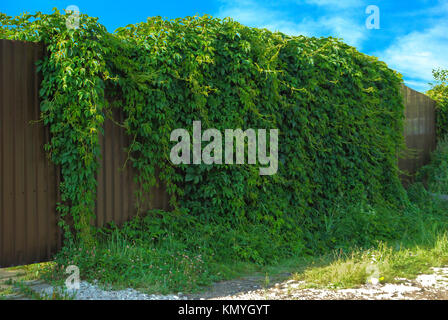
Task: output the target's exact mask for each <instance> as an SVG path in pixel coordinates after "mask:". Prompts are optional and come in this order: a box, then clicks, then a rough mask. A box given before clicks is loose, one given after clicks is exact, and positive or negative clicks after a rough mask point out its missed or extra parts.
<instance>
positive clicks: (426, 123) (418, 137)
mask: <svg viewBox="0 0 448 320" xmlns="http://www.w3.org/2000/svg"><path fill="white" fill-rule="evenodd" d="M402 93H403V99H404V104H405V128H404V138H405V142H406V147H407V149H408V150H407V152H406V153H405V154H404V155H403V156H402V157H401V158H400V159H399V161H398V166H399V168H400V169H401V170H402V171H403V172H404V173H405V174H403V175H402V176H401V178H402V181H403V183H404V184H405V185H407V184H409V183H410V182H411V181H412V180H413V179H412V177H413V175H414V174H415V173H416V172H417V170H418V169H420V168H421V167H422V166H424V165H426V164H428V163H429V161H430V160H431V152H432V151H434V149H435V147H436V118H435V117H436V111H435V101H434V100H432V99H431V98H429V97H428V96H426V95H424V94H423V93H420V92H418V91H415V90H413V89H411V88H409V87H407V86H405V85H403V86H402Z"/></svg>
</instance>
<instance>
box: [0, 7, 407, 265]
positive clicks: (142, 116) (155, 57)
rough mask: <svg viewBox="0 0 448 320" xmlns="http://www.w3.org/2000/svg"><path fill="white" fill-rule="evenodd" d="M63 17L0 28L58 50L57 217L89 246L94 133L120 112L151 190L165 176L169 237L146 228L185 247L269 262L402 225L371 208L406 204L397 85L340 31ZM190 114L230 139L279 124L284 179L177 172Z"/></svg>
mask: <svg viewBox="0 0 448 320" xmlns="http://www.w3.org/2000/svg"><path fill="white" fill-rule="evenodd" d="M66 17H67V16H64V15H61V14H60V13H59V12H57V11H56V12H55V13H53V14H52V15H44V14H40V13H38V14H35V15H24V16H21V17H18V18H10V17H7V16H5V15H2V16H1V20H0V21H1V23H2V25H1V27H0V32H1V33H0V35H1V37H2V38H9V39H20V40H30V41H43V42H44V43H45V44H46V46H47V48H48V56H47V57H45V59H44V60H43V61H42V62H41V64H40V70H41V71H42V73H43V76H44V80H43V82H42V89H41V92H40V93H41V97H42V105H41V111H42V119H43V120H44V122H45V124H47V125H49V126H50V129H51V134H52V139H51V142H50V143H49V145H48V146H47V148H48V151H49V152H50V154H51V158H52V160H53V161H54V162H55V163H56V164H58V165H60V166H61V168H62V177H63V183H62V185H61V193H62V200H63V203H62V204H61V205H60V206H59V210H60V211H61V212H62V216H63V217H68V216H70V217H71V218H73V220H74V222H75V227H76V229H77V230H80V231H81V237H80V238H81V239H84V240H89V239H90V234H91V233H90V232H89V228H88V227H87V225H88V222H89V219H91V218H92V215H93V206H94V200H95V187H96V180H95V173H96V170H97V168H98V163H97V160H96V159H97V158H98V156H99V147H98V134H99V133H100V134H101V132H102V123H103V121H104V118H105V116H106V114H108V112H109V111H110V110H111V109H112V108H120V109H121V111H122V112H123V114H124V119H125V120H124V122H123V123H122V124H121V125H122V126H123V127H124V128H126V131H127V133H128V134H129V135H130V136H131V137H132V140H133V143H132V144H131V145H130V146H129V150H127V151H128V154H129V155H130V161H131V163H132V164H133V166H134V167H135V168H136V169H137V170H138V172H139V174H138V175H137V176H136V179H137V180H138V183H139V184H140V185H141V186H142V190H146V191H147V190H149V187H150V186H152V185H154V184H155V183H156V179H155V171H156V166H157V167H158V168H159V169H160V175H159V178H160V180H161V181H163V182H164V183H165V184H166V185H167V191H168V193H169V194H170V196H171V205H172V206H173V208H174V210H173V214H168V213H165V215H164V214H162V215H160V214H159V213H157V212H156V213H154V212H153V213H151V214H150V215H149V216H148V217H152V219H153V220H154V221H153V220H150V223H155V224H158V225H159V227H158V228H159V229H157V228H156V229H154V228H155V227H154V226H153V227H151V228H149V227H148V225H147V223H148V219H150V218H146V220H145V221H146V222H145V223H144V224H143V226H146V227H148V228H147V229H143V230H145V232H146V233H148V234H151V233H154V230H157V232H158V233H157V232H156V233H155V236H153V237H154V238H155V239H156V241H157V239H159V238H160V234H164V233H166V232H168V230H171V229H173V228H174V230H173V232H178V234H177V235H176V241H178V242H179V243H185V244H184V245H186V244H188V243H189V244H191V245H196V246H198V245H199V243H201V242H203V245H202V247H205V248H207V250H208V251H207V252H206V253H207V254H210V255H211V254H220V255H221V257H224V256H226V257H227V256H228V257H233V258H234V259H235V260H238V259H239V260H243V261H254V262H257V263H260V264H261V263H266V262H272V261H276V260H278V259H280V258H282V257H287V256H291V255H299V254H303V253H307V252H308V253H310V252H315V251H316V250H319V251H320V250H325V249H327V248H329V247H337V246H343V245H346V244H347V243H353V242H356V243H359V244H361V245H368V244H370V243H372V242H375V241H376V240H377V239H378V237H379V238H381V239H383V238H389V237H391V234H392V233H396V232H402V231H403V230H405V229H406V225H405V224H400V226H401V227H402V229H398V231H396V230H395V229H394V228H393V227H392V226H391V227H390V228H391V229H390V230H389V229H387V228H386V229H384V228H380V229H381V230H377V229H375V228H373V229H372V228H371V226H372V225H374V226H378V225H379V224H380V220H381V217H382V213H381V212H382V211H381V210H383V209H375V210H379V211H378V213H374V214H371V210H373V209H370V208H372V206H375V208H384V210H386V211H387V210H389V211H387V212H389V213H390V212H392V211H391V209H390V208H395V209H397V208H403V207H404V206H405V205H407V196H406V193H405V191H404V189H403V188H402V186H401V183H400V181H399V179H398V169H397V161H396V157H397V153H398V151H399V150H400V148H401V147H402V142H403V141H402V140H403V138H402V126H403V114H404V113H403V102H402V97H401V94H400V84H401V77H400V76H399V75H398V74H397V73H396V72H394V71H393V70H391V69H389V68H388V67H387V66H386V64H385V63H383V62H380V61H378V60H377V59H376V58H375V57H371V56H367V55H364V54H362V53H360V52H358V51H357V50H356V49H355V48H353V47H350V46H348V45H346V44H344V43H343V42H341V41H339V40H337V39H334V38H307V37H304V36H298V37H292V36H287V35H284V34H282V33H272V32H270V31H267V30H260V29H256V28H249V27H246V26H243V25H241V24H239V23H238V22H235V21H232V20H230V19H224V20H220V19H215V18H211V17H209V16H204V17H187V18H184V19H175V20H163V19H161V18H159V17H155V18H149V19H148V20H147V22H144V23H139V24H136V25H130V26H127V27H125V28H119V29H118V30H117V31H116V32H115V33H114V34H110V33H108V32H107V31H106V30H105V28H104V27H103V26H101V25H100V24H99V23H98V22H97V19H94V18H90V17H88V16H86V15H81V19H80V26H79V28H78V29H70V30H69V29H67V28H66V26H65V19H66ZM108 101H110V103H108ZM193 120H201V121H202V126H203V128H204V129H206V128H217V129H218V130H221V131H223V130H224V129H227V128H229V129H236V128H242V129H243V130H245V129H247V128H263V129H271V128H275V129H279V132H280V136H279V169H278V173H277V174H276V175H272V176H260V175H259V170H258V165H189V166H187V165H180V166H174V165H173V164H172V163H170V161H169V153H170V149H171V147H172V146H173V144H174V143H172V142H170V140H169V139H170V133H171V131H172V130H174V129H176V128H186V129H188V130H191V127H192V121H193ZM142 194H143V193H142V192H140V193H139V196H140V197H141V196H142ZM139 200H142V199H141V198H139ZM346 208H349V209H348V210H346ZM394 212H395V211H394ZM388 217H389V216H388ZM164 219H167V220H164ZM394 219H395V218H394ZM397 219H399V218H397ZM166 221H169V223H166ZM361 223H364V225H365V230H364V229H360V228H359V224H361ZM64 225H65V224H64ZM65 226H66V225H65ZM334 228H336V229H334ZM403 228H404V229H403ZM66 230H67V231H68V227H67V226H66ZM329 230H331V232H329ZM334 230H338V231H334ZM362 230H364V231H365V232H364V231H362ZM334 232H336V233H334ZM138 237H142V235H141V234H139V236H138ZM153 237H151V238H153ZM89 242H90V240H89ZM201 250H202V249H201ZM201 252H203V251H201ZM113 263H116V261H114V262H113Z"/></svg>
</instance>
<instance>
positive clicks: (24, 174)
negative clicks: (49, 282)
mask: <svg viewBox="0 0 448 320" xmlns="http://www.w3.org/2000/svg"><path fill="white" fill-rule="evenodd" d="M43 54H44V48H43V46H42V45H41V44H37V43H30V42H21V41H9V40H0V79H1V80H0V81H1V83H0V267H5V266H11V265H18V264H27V263H33V262H40V261H46V260H48V259H50V258H51V256H52V255H53V254H54V253H55V252H56V251H57V250H58V248H59V244H60V232H59V228H58V227H57V220H56V219H57V218H56V202H57V198H58V191H57V190H58V181H59V177H58V175H57V170H56V168H55V166H54V165H52V164H51V163H50V162H49V160H48V159H47V156H46V153H45V150H44V144H45V143H46V141H48V139H49V132H48V129H47V128H45V127H44V126H43V125H42V124H41V123H36V122H35V121H36V120H38V119H39V93H38V92H39V86H40V81H41V80H40V77H39V75H38V74H37V72H36V66H35V62H36V61H37V60H39V59H41V58H42V56H43Z"/></svg>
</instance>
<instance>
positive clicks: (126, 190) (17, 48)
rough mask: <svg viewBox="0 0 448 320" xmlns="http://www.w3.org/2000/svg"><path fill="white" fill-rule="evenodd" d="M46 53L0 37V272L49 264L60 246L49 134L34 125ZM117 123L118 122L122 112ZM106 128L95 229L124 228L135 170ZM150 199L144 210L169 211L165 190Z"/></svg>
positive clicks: (123, 138) (108, 125)
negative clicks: (41, 63)
mask: <svg viewBox="0 0 448 320" xmlns="http://www.w3.org/2000/svg"><path fill="white" fill-rule="evenodd" d="M43 55H44V48H43V46H42V45H41V44H36V43H30V42H22V41H10V40H0V81H1V83H0V152H1V153H0V267H7V266H13V265H21V264H28V263H34V262H42V261H47V260H49V259H50V258H51V257H52V256H53V255H54V253H56V252H57V250H58V249H59V248H60V246H61V242H62V239H61V232H60V229H59V228H58V227H57V215H56V203H57V202H58V199H59V194H58V190H59V181H60V176H59V170H58V169H57V168H56V167H55V166H54V165H53V164H51V163H50V162H49V160H48V159H47V156H46V153H45V151H44V145H45V143H46V142H48V141H49V130H48V128H46V127H44V126H43V125H42V124H41V123H39V122H37V120H38V119H39V113H40V111H39V110H40V107H39V105H40V101H39V85H40V81H41V79H40V76H39V75H38V74H37V73H36V66H35V63H36V62H37V61H38V60H40V59H42V57H43ZM114 118H115V120H116V121H120V120H121V121H122V120H123V119H122V117H121V115H120V114H119V113H115V114H114ZM104 131H105V134H104V136H103V137H101V138H100V144H101V148H102V155H103V156H102V160H101V169H100V171H99V173H98V177H97V181H98V187H97V203H96V209H95V211H96V221H95V224H96V225H97V226H103V225H105V224H106V223H108V222H111V221H114V222H116V223H117V224H120V223H123V222H124V221H126V220H129V219H130V218H132V217H133V216H134V215H135V214H136V212H137V210H136V208H135V206H134V204H135V198H134V191H135V190H136V188H137V186H136V185H135V183H134V180H133V177H134V174H135V172H134V170H133V169H132V167H131V166H130V163H129V162H128V163H127V164H126V166H125V167H124V168H123V165H124V163H125V160H126V157H127V154H126V153H125V152H124V150H123V149H124V147H125V146H127V145H128V144H129V140H128V139H129V138H128V137H127V135H126V133H125V132H124V129H123V128H121V127H119V126H116V125H114V124H113V122H112V121H111V120H106V121H105V124H104ZM150 195H151V198H149V197H146V198H148V201H146V202H145V203H143V204H142V210H145V209H148V208H160V209H167V208H168V197H167V196H166V192H165V189H164V186H163V185H161V186H160V187H158V188H156V187H154V188H153V189H152V190H151V192H150Z"/></svg>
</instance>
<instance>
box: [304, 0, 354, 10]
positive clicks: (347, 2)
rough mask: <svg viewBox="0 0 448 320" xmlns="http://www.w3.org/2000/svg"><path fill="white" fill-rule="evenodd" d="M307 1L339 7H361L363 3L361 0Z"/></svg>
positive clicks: (306, 0)
mask: <svg viewBox="0 0 448 320" xmlns="http://www.w3.org/2000/svg"><path fill="white" fill-rule="evenodd" d="M302 2H303V1H302ZM305 3H307V4H313V5H317V6H331V7H338V8H348V7H359V6H360V5H362V2H361V1H359V0H305Z"/></svg>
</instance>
